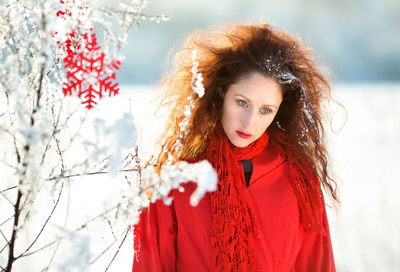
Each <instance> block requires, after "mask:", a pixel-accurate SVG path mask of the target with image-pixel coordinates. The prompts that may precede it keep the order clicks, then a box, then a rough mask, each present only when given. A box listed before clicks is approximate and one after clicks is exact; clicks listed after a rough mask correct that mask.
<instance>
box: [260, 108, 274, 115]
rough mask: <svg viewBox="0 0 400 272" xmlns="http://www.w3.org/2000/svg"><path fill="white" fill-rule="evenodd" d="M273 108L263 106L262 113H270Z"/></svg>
mask: <svg viewBox="0 0 400 272" xmlns="http://www.w3.org/2000/svg"><path fill="white" fill-rule="evenodd" d="M271 111H272V110H271V109H269V108H262V109H261V113H262V114H268V113H270V112H271Z"/></svg>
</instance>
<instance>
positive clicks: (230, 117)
mask: <svg viewBox="0 0 400 272" xmlns="http://www.w3.org/2000/svg"><path fill="white" fill-rule="evenodd" d="M236 117H237V113H236V111H235V110H234V109H233V107H232V106H231V105H224V108H223V111H222V126H223V127H224V128H229V127H230V126H232V125H233V123H234V122H235V120H236Z"/></svg>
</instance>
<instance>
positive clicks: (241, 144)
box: [231, 139, 253, 148]
mask: <svg viewBox="0 0 400 272" xmlns="http://www.w3.org/2000/svg"><path fill="white" fill-rule="evenodd" d="M252 142H253V141H252V140H243V139H234V140H233V141H231V143H232V144H233V145H234V146H236V147H241V148H243V147H246V146H248V145H249V144H251V143H252Z"/></svg>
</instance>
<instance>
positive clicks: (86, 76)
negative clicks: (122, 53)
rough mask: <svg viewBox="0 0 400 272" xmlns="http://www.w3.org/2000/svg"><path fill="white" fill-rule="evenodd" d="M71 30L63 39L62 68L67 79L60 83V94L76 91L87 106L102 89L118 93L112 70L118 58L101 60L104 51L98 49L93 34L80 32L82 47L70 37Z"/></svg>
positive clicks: (90, 106) (102, 91)
mask: <svg viewBox="0 0 400 272" xmlns="http://www.w3.org/2000/svg"><path fill="white" fill-rule="evenodd" d="M75 37H76V35H75V33H71V34H70V38H69V39H68V40H67V41H66V42H65V46H66V52H67V55H66V57H64V59H63V61H64V68H65V69H66V76H67V82H64V84H63V93H64V95H72V93H73V92H78V97H79V98H81V99H82V104H86V108H88V109H91V108H93V106H94V105H95V104H97V102H96V97H98V99H100V98H102V97H103V93H107V92H108V94H109V96H111V95H114V96H115V95H116V94H118V91H119V88H118V83H117V82H116V83H113V80H115V79H116V73H115V71H114V70H119V67H120V65H121V62H120V61H118V60H116V61H113V62H112V63H111V64H105V57H106V55H105V54H104V53H103V52H101V51H100V49H101V48H100V46H99V45H98V43H97V38H96V34H95V33H92V34H91V35H90V37H89V36H88V34H87V33H85V34H84V35H83V40H84V43H83V44H84V47H82V46H80V44H79V42H77V41H76V40H75V39H74V38H75Z"/></svg>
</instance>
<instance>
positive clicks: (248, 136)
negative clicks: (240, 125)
mask: <svg viewBox="0 0 400 272" xmlns="http://www.w3.org/2000/svg"><path fill="white" fill-rule="evenodd" d="M236 134H237V135H239V137H241V138H243V139H248V138H250V137H251V134H247V133H244V132H243V131H238V130H237V131H236Z"/></svg>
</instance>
